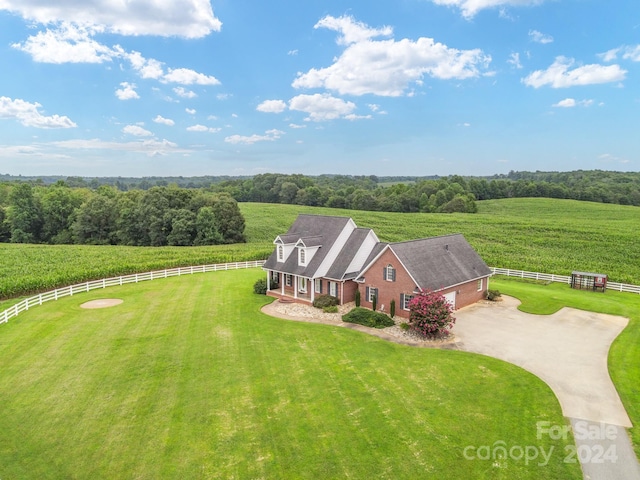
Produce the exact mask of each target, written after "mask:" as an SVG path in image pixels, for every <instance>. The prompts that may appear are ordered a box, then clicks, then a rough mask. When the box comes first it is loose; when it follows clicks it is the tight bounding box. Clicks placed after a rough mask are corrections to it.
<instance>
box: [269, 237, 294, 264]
mask: <svg viewBox="0 0 640 480" xmlns="http://www.w3.org/2000/svg"><path fill="white" fill-rule="evenodd" d="M296 240H298V236H297V235H278V236H277V237H276V239H275V240H274V241H273V243H274V244H275V245H276V260H277V262H278V263H284V262H286V261H287V258H289V255H291V252H293V250H294V248H295V244H296Z"/></svg>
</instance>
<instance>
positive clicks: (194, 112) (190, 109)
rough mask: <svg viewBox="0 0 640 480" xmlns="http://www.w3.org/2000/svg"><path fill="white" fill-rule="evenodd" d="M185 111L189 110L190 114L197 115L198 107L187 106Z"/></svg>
mask: <svg viewBox="0 0 640 480" xmlns="http://www.w3.org/2000/svg"><path fill="white" fill-rule="evenodd" d="M184 111H185V112H187V113H188V114H189V115H195V114H196V109H195V108H185V109H184Z"/></svg>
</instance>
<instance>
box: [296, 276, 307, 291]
mask: <svg viewBox="0 0 640 480" xmlns="http://www.w3.org/2000/svg"><path fill="white" fill-rule="evenodd" d="M298 291H299V292H300V293H307V279H306V278H304V277H300V278H298Z"/></svg>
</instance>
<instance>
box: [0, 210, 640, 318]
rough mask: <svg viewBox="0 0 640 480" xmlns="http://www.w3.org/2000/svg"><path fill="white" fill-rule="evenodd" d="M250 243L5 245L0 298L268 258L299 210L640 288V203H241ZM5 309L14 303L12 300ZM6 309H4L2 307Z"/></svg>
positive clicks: (385, 234) (491, 259)
mask: <svg viewBox="0 0 640 480" xmlns="http://www.w3.org/2000/svg"><path fill="white" fill-rule="evenodd" d="M239 205H240V208H241V210H242V214H243V215H244V217H245V219H246V224H247V227H246V236H247V241H248V243H247V244H245V245H224V246H213V247H154V248H148V247H123V246H86V245H85V246H81V245H37V246H34V245H18V244H0V272H2V274H0V302H1V301H2V300H3V299H6V298H9V297H17V296H21V295H27V294H29V293H34V292H38V291H43V290H48V289H52V288H55V287H57V286H60V285H68V284H72V283H79V282H82V281H87V280H92V279H99V278H105V277H110V276H116V275H124V274H128V273H136V272H144V271H149V270H153V269H160V268H164V267H176V266H188V265H197V264H211V263H221V262H227V261H240V260H258V259H264V258H266V257H267V255H268V254H269V253H270V252H271V250H272V248H273V244H272V241H273V239H274V238H275V236H276V235H278V234H280V233H283V232H285V231H286V230H287V229H288V228H289V225H291V223H292V222H293V220H294V219H295V217H296V216H297V215H298V213H318V214H327V215H343V216H351V217H352V218H353V219H354V220H355V222H356V223H357V224H358V226H360V227H368V228H373V229H374V230H375V232H376V233H377V235H378V236H379V237H380V239H381V240H383V241H391V242H394V241H401V240H410V239H415V238H421V237H428V236H434V235H442V234H448V233H462V234H464V235H465V237H466V238H467V240H468V241H469V242H470V243H471V245H473V246H474V248H476V250H478V252H479V253H480V254H481V255H482V257H483V258H484V259H485V261H486V262H487V263H488V264H489V265H490V266H495V267H501V268H513V269H521V270H529V271H539V272H545V273H557V274H563V275H568V274H570V273H571V271H572V270H583V271H585V270H586V271H596V272H602V273H606V274H608V275H609V277H610V279H611V280H613V281H617V282H622V283H632V284H640V242H638V241H637V231H638V226H639V224H640V221H639V216H638V207H629V206H621V205H611V204H601V203H590V202H578V201H573V200H554V199H544V198H536V199H521V198H519V199H507V200H489V201H484V202H478V205H479V213H477V214H435V213H432V214H428V213H425V214H421V213H388V212H365V211H357V210H339V209H329V208H316V207H301V206H296V205H279V204H260V203H241V204H239ZM5 305H7V304H6V303H5ZM0 308H2V304H0Z"/></svg>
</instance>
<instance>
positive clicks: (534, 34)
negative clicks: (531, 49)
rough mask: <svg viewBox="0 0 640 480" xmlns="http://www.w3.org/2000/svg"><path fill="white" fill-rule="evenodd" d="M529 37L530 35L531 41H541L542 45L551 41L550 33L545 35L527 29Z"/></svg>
mask: <svg viewBox="0 0 640 480" xmlns="http://www.w3.org/2000/svg"><path fill="white" fill-rule="evenodd" d="M529 37H531V41H533V42H536V43H542V44H543V45H544V44H547V43H552V42H553V37H552V36H551V35H546V34H544V33H542V32H539V31H538V30H529Z"/></svg>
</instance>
